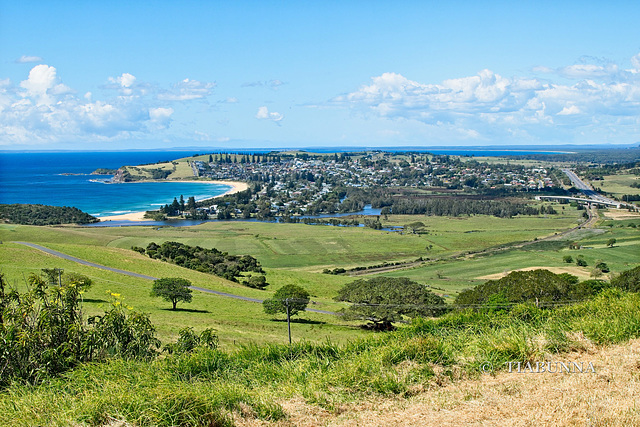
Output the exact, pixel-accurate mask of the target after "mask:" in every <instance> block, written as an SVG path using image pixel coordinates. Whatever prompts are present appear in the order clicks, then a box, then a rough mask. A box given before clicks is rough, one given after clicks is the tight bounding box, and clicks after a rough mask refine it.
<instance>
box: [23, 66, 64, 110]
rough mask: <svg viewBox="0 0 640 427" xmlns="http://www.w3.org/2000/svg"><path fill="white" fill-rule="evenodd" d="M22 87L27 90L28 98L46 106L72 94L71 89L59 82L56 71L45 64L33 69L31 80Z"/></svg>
mask: <svg viewBox="0 0 640 427" xmlns="http://www.w3.org/2000/svg"><path fill="white" fill-rule="evenodd" d="M20 87H21V88H23V89H25V90H26V94H25V96H26V97H29V98H32V99H34V100H35V101H36V103H37V104H46V105H49V104H51V103H53V102H54V101H56V99H57V96H58V95H64V94H67V93H70V92H71V89H70V88H69V87H67V86H65V85H64V84H62V83H60V82H59V79H58V76H57V71H56V69H55V68H54V67H50V66H48V65H44V64H41V65H36V66H35V67H33V68H32V69H31V71H30V72H29V78H28V79H27V80H23V81H22V82H21V83H20Z"/></svg>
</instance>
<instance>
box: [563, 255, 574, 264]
mask: <svg viewBox="0 0 640 427" xmlns="http://www.w3.org/2000/svg"><path fill="white" fill-rule="evenodd" d="M562 260H563V261H564V262H566V263H567V264H571V263H572V262H573V257H572V256H571V255H565V256H563V257H562Z"/></svg>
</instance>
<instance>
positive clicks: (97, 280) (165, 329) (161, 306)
mask: <svg viewBox="0 0 640 427" xmlns="http://www.w3.org/2000/svg"><path fill="white" fill-rule="evenodd" d="M57 249H69V247H60V248H57ZM94 249H97V248H94ZM69 252H71V251H69ZM78 255H79V254H78ZM105 260H106V259H105ZM149 261H153V260H149ZM139 264H144V263H143V262H139ZM120 266H121V267H124V265H120ZM54 267H58V268H62V269H64V270H65V272H76V273H79V274H84V275H86V276H88V277H90V278H91V279H92V280H93V282H94V285H93V286H92V287H91V288H90V289H89V290H88V291H87V292H86V294H84V310H85V314H86V315H87V316H91V315H96V314H101V313H102V312H103V309H104V308H106V307H108V305H109V304H110V302H111V301H112V296H111V294H112V293H115V294H119V295H120V296H121V297H120V298H121V301H122V303H123V304H125V305H127V306H131V307H133V308H134V309H136V310H139V311H142V312H145V313H148V314H149V316H150V318H151V321H152V322H153V324H154V325H155V326H156V328H157V331H158V337H159V338H160V339H161V340H162V341H163V342H164V343H167V342H171V341H174V340H175V339H176V338H177V336H178V332H179V331H180V329H182V328H184V327H186V326H190V327H193V328H194V329H195V330H203V329H205V328H213V329H215V330H216V331H217V333H218V335H219V337H220V340H221V343H222V344H223V346H225V347H230V346H233V345H234V344H247V343H265V342H279V343H284V342H286V340H287V325H286V322H284V321H283V319H284V317H283V316H279V317H277V319H276V320H274V318H273V316H269V315H266V314H265V313H264V312H263V310H262V305H261V304H258V303H254V302H248V301H241V300H236V299H232V298H228V297H223V296H218V295H212V294H207V293H203V292H197V291H194V292H193V301H192V302H191V303H189V304H185V303H179V304H178V310H176V311H172V310H170V308H171V304H170V303H168V302H166V301H164V300H162V299H160V298H151V297H150V296H149V293H150V291H151V284H152V282H151V281H149V280H144V279H138V278H134V277H129V276H126V275H122V274H118V273H113V272H109V271H105V270H100V269H96V268H93V267H88V266H83V265H80V264H77V263H75V262H71V261H66V260H63V259H60V258H57V257H54V256H51V255H48V254H45V253H43V252H41V251H38V250H36V249H32V248H29V247H26V246H23V245H18V244H14V243H5V244H3V245H0V271H1V272H2V273H4V274H5V277H6V279H7V282H8V283H9V284H10V285H12V286H15V287H16V288H18V289H21V290H24V289H25V288H26V286H27V285H26V278H27V277H28V276H29V274H31V273H39V272H40V269H41V268H54ZM167 267H169V269H168V270H163V271H162V272H161V273H162V276H163V277H164V275H165V274H166V277H184V278H187V279H189V280H191V281H192V283H193V284H194V285H196V286H200V287H204V288H212V289H213V288H217V289H220V290H224V291H226V292H231V293H234V294H242V295H247V294H252V295H251V296H252V297H254V298H260V299H263V298H268V297H270V296H271V295H272V294H273V291H257V290H252V289H249V288H246V287H243V286H241V285H235V284H233V285H235V287H232V286H227V287H222V286H212V285H211V284H212V283H213V282H215V281H223V279H219V278H217V277H215V276H210V275H206V274H203V273H198V272H194V271H190V270H185V269H183V268H181V267H177V266H171V265H170V264H167ZM171 267H172V268H173V271H171ZM228 283H231V282H228ZM311 293H312V294H314V296H313V297H312V301H315V302H316V303H315V304H311V305H310V308H316V309H320V310H337V309H339V308H340V306H339V304H338V303H327V302H323V301H321V300H318V299H317V298H316V297H315V293H321V292H314V291H313V289H312V292H311ZM247 296H248V295H247ZM298 317H299V320H295V321H294V323H293V325H292V333H293V337H294V339H295V340H307V341H315V342H320V341H326V340H330V341H332V342H343V341H345V340H348V339H351V338H354V337H357V336H360V335H363V334H364V332H363V331H362V330H360V329H359V328H358V327H357V324H355V323H350V322H345V321H342V320H341V319H340V317H337V316H333V315H327V314H320V313H311V312H305V313H303V314H301V315H300V316H298Z"/></svg>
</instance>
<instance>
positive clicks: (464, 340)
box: [0, 290, 640, 426]
mask: <svg viewBox="0 0 640 427" xmlns="http://www.w3.org/2000/svg"><path fill="white" fill-rule="evenodd" d="M638 336H640V296H639V295H638V294H631V293H623V292H620V291H617V290H607V291H605V292H603V293H602V294H600V295H599V296H597V297H596V298H594V299H593V300H590V301H587V302H584V303H581V304H577V305H573V306H566V307H563V308H558V309H555V310H542V309H538V308H536V307H534V306H524V305H523V306H519V307H517V308H516V309H514V310H512V311H511V312H510V313H479V312H473V311H461V312H452V313H449V314H447V315H445V316H443V317H442V318H439V319H418V320H415V321H414V322H413V323H412V324H411V325H408V326H406V327H403V328H400V329H399V330H397V331H395V332H392V333H381V334H375V335H374V334H372V335H371V336H369V337H368V338H364V339H359V340H354V341H352V342H349V343H347V344H342V345H338V344H334V343H331V342H324V343H319V344H318V343H310V342H298V343H294V344H293V345H291V346H286V345H275V344H269V345H245V346H242V347H240V348H238V349H236V350H234V351H222V350H219V349H197V350H195V351H193V352H191V353H186V354H179V355H169V356H167V357H165V358H163V359H158V360H156V361H154V362H152V363H144V362H139V361H122V360H113V361H110V362H107V363H100V364H88V365H84V366H81V367H80V368H77V369H75V370H73V371H70V372H69V373H67V374H66V375H65V376H64V377H62V378H59V379H55V380H51V381H50V382H48V383H46V384H44V385H41V386H38V387H27V386H23V385H20V384H13V385H12V386H11V387H9V388H8V389H6V390H5V391H4V392H3V393H2V394H1V395H0V424H2V425H35V424H50V425H69V424H77V425H103V424H106V423H108V422H111V421H113V420H124V421H127V422H129V423H131V424H134V425H160V426H169V425H230V424H232V422H233V417H234V415H233V414H234V413H235V414H237V415H236V416H243V417H256V418H260V419H264V420H278V419H282V418H283V417H286V415H285V412H284V410H283V409H282V408H281V407H280V406H279V405H278V404H277V402H278V401H279V400H284V399H288V398H292V397H302V398H303V399H305V400H306V401H307V402H308V403H311V404H316V405H320V406H322V407H325V408H328V409H334V408H336V407H337V406H338V405H339V404H341V403H344V402H353V401H355V400H357V399H361V398H364V397H365V396H369V395H372V394H373V395H400V396H409V395H411V394H413V393H415V392H417V391H420V390H422V389H424V388H425V387H427V386H429V385H430V384H438V383H439V379H441V377H442V376H447V377H452V378H454V377H458V376H460V375H462V376H471V377H473V376H477V375H480V373H481V369H480V367H481V366H484V364H486V363H487V362H488V363H490V364H491V365H492V366H493V367H495V369H505V362H509V361H511V362H518V361H520V362H527V361H529V362H534V361H543V360H545V358H546V359H548V358H550V357H553V355H554V354H557V353H559V352H566V351H574V350H576V351H579V350H581V349H583V348H584V346H585V340H586V341H589V342H590V345H607V344H612V343H621V342H624V341H626V340H628V339H630V338H635V337H638ZM44 420H46V422H44Z"/></svg>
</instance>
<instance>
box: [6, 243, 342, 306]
mask: <svg viewBox="0 0 640 427" xmlns="http://www.w3.org/2000/svg"><path fill="white" fill-rule="evenodd" d="M14 243H18V244H20V245H25V246H29V247H30V248H34V249H38V250H40V251H42V252H46V253H48V254H50V255H53V256H57V257H58V258H62V259H66V260H68V261H73V262H77V263H78V264H82V265H87V266H89V267H94V268H99V269H101V270H107V271H112V272H114V273H119V274H124V275H126V276H131V277H137V278H139V279H147V280H157V279H158V278H157V277H153V276H147V275H144V274H138V273H134V272H132V271H126V270H120V269H118V268H112V267H107V266H104V265H100V264H96V263H93V262H89V261H85V260H83V259H80V258H76V257H74V256H71V255H67V254H65V253H63V252H58V251H54V250H53V249H49V248H45V247H44V246H40V245H36V244H35V243H28V242H14ZM190 288H191V289H193V290H194V291H200V292H205V293H208V294H215V295H220V296H223V297H228V298H234V299H239V300H242V301H249V302H257V303H262V301H263V300H261V299H257V298H249V297H243V296H242V295H234V294H229V293H227V292H220V291H212V290H211V289H206V288H200V287H198V286H190ZM306 311H310V312H313V313H322V314H333V315H335V314H337V313H334V312H333V311H325V310H315V309H313V308H307V309H306Z"/></svg>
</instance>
